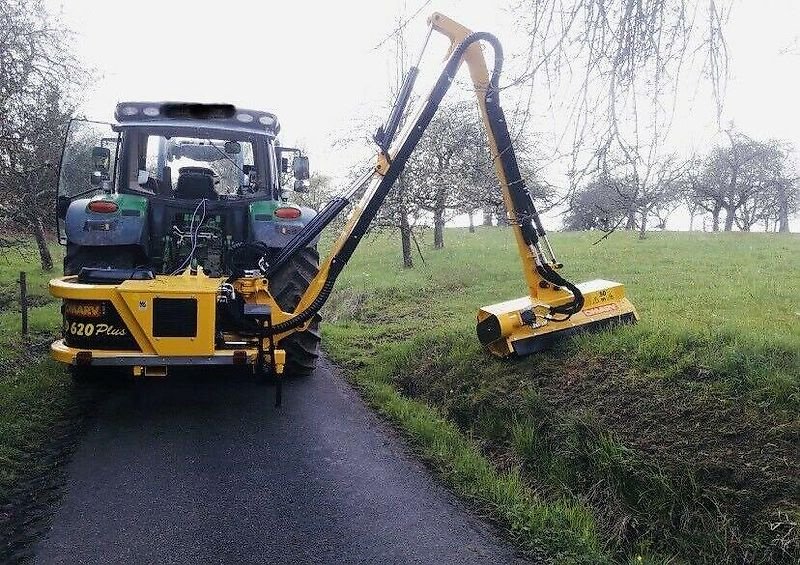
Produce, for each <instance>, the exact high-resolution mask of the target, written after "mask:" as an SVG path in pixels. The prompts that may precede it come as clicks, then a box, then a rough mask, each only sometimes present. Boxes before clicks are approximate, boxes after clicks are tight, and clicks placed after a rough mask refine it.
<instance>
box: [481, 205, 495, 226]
mask: <svg viewBox="0 0 800 565" xmlns="http://www.w3.org/2000/svg"><path fill="white" fill-rule="evenodd" d="M483 225H484V226H487V227H491V226H492V225H494V224H492V209H491V208H484V209H483Z"/></svg>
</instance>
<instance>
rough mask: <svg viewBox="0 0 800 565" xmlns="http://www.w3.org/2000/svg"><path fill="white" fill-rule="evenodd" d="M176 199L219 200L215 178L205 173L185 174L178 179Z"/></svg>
mask: <svg viewBox="0 0 800 565" xmlns="http://www.w3.org/2000/svg"><path fill="white" fill-rule="evenodd" d="M175 198H185V199H187V200H198V199H200V198H206V199H208V200H218V199H219V195H218V194H217V191H216V190H214V177H212V176H210V175H208V174H206V173H205V172H194V171H190V172H184V171H183V170H181V174H180V176H179V177H178V186H177V187H176V188H175Z"/></svg>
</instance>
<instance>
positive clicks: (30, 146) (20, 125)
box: [0, 0, 86, 270]
mask: <svg viewBox="0 0 800 565" xmlns="http://www.w3.org/2000/svg"><path fill="white" fill-rule="evenodd" d="M85 77H86V72H85V71H84V70H83V69H82V68H81V67H80V65H79V64H78V62H77V60H76V59H75V57H74V56H73V55H72V50H71V49H70V32H69V31H68V30H67V29H65V28H64V27H62V26H61V25H60V24H59V23H58V22H57V21H56V20H55V19H54V18H53V17H52V16H51V15H50V14H48V13H47V12H46V11H45V9H44V8H43V6H42V4H41V2H37V1H32V0H0V115H1V116H2V120H0V213H1V214H2V216H3V217H2V220H4V221H5V222H6V223H8V222H12V223H14V224H16V225H17V226H18V227H19V228H22V229H24V230H27V231H28V232H29V233H31V234H32V235H33V236H34V238H35V239H36V242H37V247H38V249H39V254H40V259H41V263H42V268H44V269H47V270H50V269H52V266H53V265H52V258H51V257H50V253H49V249H48V247H47V242H46V239H45V231H46V228H47V227H48V225H47V224H48V219H49V218H51V217H52V214H51V213H49V212H50V210H52V206H53V201H54V200H53V196H54V194H53V191H54V189H55V184H56V178H55V175H54V174H53V171H54V169H55V166H56V163H57V160H58V155H59V148H60V146H61V141H62V139H63V133H64V128H65V126H66V123H67V122H68V119H69V114H71V112H72V104H71V103H70V98H69V96H68V94H69V89H70V88H72V87H75V86H77V85H78V84H79V83H80V81H81V80H82V79H84V78H85Z"/></svg>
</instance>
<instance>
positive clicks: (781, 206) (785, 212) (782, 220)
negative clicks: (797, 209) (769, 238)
mask: <svg viewBox="0 0 800 565" xmlns="http://www.w3.org/2000/svg"><path fill="white" fill-rule="evenodd" d="M787 200H788V198H787V196H786V185H784V184H783V183H781V188H780V190H779V191H778V231H779V232H782V233H789V203H788V202H787Z"/></svg>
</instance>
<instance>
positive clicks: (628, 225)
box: [625, 210, 636, 230]
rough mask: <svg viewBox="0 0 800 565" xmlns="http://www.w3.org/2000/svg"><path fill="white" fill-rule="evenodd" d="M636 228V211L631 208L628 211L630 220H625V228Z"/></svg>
mask: <svg viewBox="0 0 800 565" xmlns="http://www.w3.org/2000/svg"><path fill="white" fill-rule="evenodd" d="M635 228H636V211H635V210H630V211H629V212H628V221H627V222H625V229H626V230H632V229H635Z"/></svg>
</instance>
